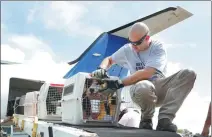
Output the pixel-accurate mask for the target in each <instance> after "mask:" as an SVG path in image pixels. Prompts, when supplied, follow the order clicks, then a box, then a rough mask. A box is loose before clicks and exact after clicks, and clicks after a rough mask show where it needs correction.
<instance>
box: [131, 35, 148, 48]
mask: <svg viewBox="0 0 212 137" xmlns="http://www.w3.org/2000/svg"><path fill="white" fill-rule="evenodd" d="M146 36H147V34H146V35H144V36H143V37H142V38H141V39H140V40H138V41H136V42H132V41H130V40H129V38H128V40H129V42H130V43H131V44H132V45H133V46H138V45H140V44H141V43H143V41H144V39H145V38H146Z"/></svg>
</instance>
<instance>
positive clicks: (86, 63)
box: [64, 33, 128, 79]
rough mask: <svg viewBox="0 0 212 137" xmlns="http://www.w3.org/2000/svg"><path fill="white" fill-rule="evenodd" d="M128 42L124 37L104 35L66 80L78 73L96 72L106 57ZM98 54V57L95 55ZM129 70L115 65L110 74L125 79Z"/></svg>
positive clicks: (69, 73) (84, 55)
mask: <svg viewBox="0 0 212 137" xmlns="http://www.w3.org/2000/svg"><path fill="white" fill-rule="evenodd" d="M127 42H128V40H127V39H126V38H123V37H119V36H115V35H112V34H109V33H103V34H102V35H100V36H99V37H98V38H97V40H96V41H95V42H94V43H93V44H92V45H91V47H90V49H89V50H88V51H87V52H84V54H83V55H82V56H83V57H82V58H81V59H80V60H79V62H78V63H77V64H76V65H75V66H74V67H73V68H72V69H71V70H70V71H69V72H68V73H67V74H66V75H65V76H64V78H65V79H67V78H70V77H71V76H73V75H75V74H76V73H78V72H87V73H91V72H92V71H94V70H96V69H97V67H98V66H99V65H100V63H101V62H102V61H103V59H104V58H105V57H108V56H110V55H112V54H113V53H114V52H116V51H117V50H118V49H119V48H120V47H122V46H123V45H124V44H126V43H127ZM95 54H97V55H95ZM127 72H128V70H127V69H125V68H122V67H120V66H118V65H113V66H112V67H111V68H110V69H109V70H108V73H109V75H111V76H118V77H120V78H123V77H125V76H126V75H127Z"/></svg>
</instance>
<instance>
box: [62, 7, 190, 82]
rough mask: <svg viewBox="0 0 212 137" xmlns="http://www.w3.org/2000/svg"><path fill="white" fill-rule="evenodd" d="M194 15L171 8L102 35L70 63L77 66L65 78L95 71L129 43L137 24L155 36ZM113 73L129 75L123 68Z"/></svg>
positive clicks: (114, 70)
mask: <svg viewBox="0 0 212 137" xmlns="http://www.w3.org/2000/svg"><path fill="white" fill-rule="evenodd" d="M192 15H193V14H192V13H190V12H188V11H187V10H185V9H183V8H182V7H169V8H166V9H164V10H161V11H158V12H156V13H154V14H151V15H149V16H146V17H144V18H141V19H138V20H135V21H133V22H130V23H128V24H125V25H123V26H120V27H118V28H116V29H113V30H111V31H108V32H105V33H103V34H101V35H100V36H99V37H98V38H97V39H96V40H95V41H94V42H93V43H92V44H91V45H90V46H89V47H88V48H87V49H86V50H85V51H84V52H83V53H82V54H81V55H80V56H79V57H78V58H77V59H75V60H73V61H71V62H68V64H69V65H73V64H75V63H76V64H75V65H74V67H73V68H72V69H71V70H70V71H69V72H68V73H67V74H66V75H65V76H64V78H69V77H71V76H73V75H75V74H76V73H78V72H88V73H90V72H92V71H93V70H95V69H96V68H97V66H99V64H100V63H101V61H102V60H103V59H104V58H105V57H107V56H110V55H112V54H113V53H114V52H116V51H117V50H118V49H119V48H120V47H122V46H123V45H124V44H126V43H127V42H128V31H129V29H130V28H131V26H132V25H133V24H134V23H136V22H144V23H145V24H147V26H148V27H149V29H150V35H151V36H153V35H155V34H157V33H159V32H161V31H163V30H165V29H167V28H169V27H171V26H173V25H175V24H177V23H179V22H181V21H183V20H185V19H187V18H189V17H191V16H192ZM97 55H98V56H97ZM112 71H113V74H112V76H118V77H124V76H126V74H127V71H126V70H124V69H123V68H121V67H116V68H115V69H114V68H113V70H112ZM121 71H122V72H121ZM111 73H112V72H111Z"/></svg>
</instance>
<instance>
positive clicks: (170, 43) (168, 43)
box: [152, 32, 197, 49]
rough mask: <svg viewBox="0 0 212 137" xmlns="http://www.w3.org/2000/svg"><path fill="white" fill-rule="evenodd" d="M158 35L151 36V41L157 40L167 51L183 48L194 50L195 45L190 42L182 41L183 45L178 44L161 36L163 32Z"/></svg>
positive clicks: (167, 37)
mask: <svg viewBox="0 0 212 137" xmlns="http://www.w3.org/2000/svg"><path fill="white" fill-rule="evenodd" d="M161 34H162V35H160V34H155V35H153V36H152V39H156V40H159V41H160V42H162V43H163V44H164V46H165V47H166V48H167V49H174V48H183V47H189V48H196V47H197V44H196V43H194V42H191V41H184V42H183V43H178V42H177V41H171V40H170V38H169V36H167V35H163V34H164V32H161Z"/></svg>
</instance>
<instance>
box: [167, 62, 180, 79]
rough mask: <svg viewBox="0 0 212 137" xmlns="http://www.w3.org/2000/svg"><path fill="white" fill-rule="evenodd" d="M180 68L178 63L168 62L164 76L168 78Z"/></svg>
mask: <svg viewBox="0 0 212 137" xmlns="http://www.w3.org/2000/svg"><path fill="white" fill-rule="evenodd" d="M181 68H182V65H181V64H180V63H174V62H168V63H167V72H166V76H170V75H172V74H174V73H176V72H177V71H179V70H180V69H181Z"/></svg>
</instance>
